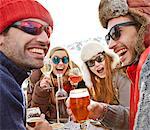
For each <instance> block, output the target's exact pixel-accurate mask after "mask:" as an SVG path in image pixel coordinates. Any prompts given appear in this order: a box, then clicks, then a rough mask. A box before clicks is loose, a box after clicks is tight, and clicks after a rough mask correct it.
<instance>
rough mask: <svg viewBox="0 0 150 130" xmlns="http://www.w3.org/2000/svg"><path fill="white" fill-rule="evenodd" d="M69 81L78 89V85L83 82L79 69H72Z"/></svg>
mask: <svg viewBox="0 0 150 130" xmlns="http://www.w3.org/2000/svg"><path fill="white" fill-rule="evenodd" d="M69 80H70V82H71V84H73V85H75V86H76V88H77V85H78V83H79V82H80V81H81V80H82V74H81V71H80V69H79V68H72V69H70V70H69Z"/></svg>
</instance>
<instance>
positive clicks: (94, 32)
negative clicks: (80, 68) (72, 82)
mask: <svg viewBox="0 0 150 130" xmlns="http://www.w3.org/2000/svg"><path fill="white" fill-rule="evenodd" d="M38 1H39V2H40V3H42V4H43V5H44V6H45V7H46V8H47V9H48V10H49V11H50V13H51V15H52V18H53V20H54V30H53V34H52V36H51V38H50V42H51V48H50V49H52V48H53V47H55V46H63V47H66V48H67V49H68V50H69V53H70V55H71V57H72V59H73V60H74V61H75V62H76V63H77V64H79V65H80V58H79V57H80V50H81V48H82V46H83V45H84V44H85V42H86V41H87V40H89V39H97V40H100V41H101V43H102V44H105V41H104V40H103V39H104V36H105V35H106V33H107V30H105V29H103V28H102V26H101V25H100V22H99V19H98V6H99V2H100V0H38Z"/></svg>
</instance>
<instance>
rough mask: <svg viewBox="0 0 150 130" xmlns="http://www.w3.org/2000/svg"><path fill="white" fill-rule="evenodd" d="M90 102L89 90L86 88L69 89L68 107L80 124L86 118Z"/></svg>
mask: <svg viewBox="0 0 150 130" xmlns="http://www.w3.org/2000/svg"><path fill="white" fill-rule="evenodd" d="M89 104H90V96H89V92H88V90H87V89H86V88H82V89H74V90H71V91H70V108H71V111H72V113H73V115H74V116H75V118H76V120H77V122H78V123H80V124H81V125H82V124H83V123H85V122H86V120H87V119H88V114H89V111H88V110H87V106H88V105H89Z"/></svg>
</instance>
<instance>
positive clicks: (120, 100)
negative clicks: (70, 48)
mask: <svg viewBox="0 0 150 130" xmlns="http://www.w3.org/2000/svg"><path fill="white" fill-rule="evenodd" d="M81 60H82V61H83V65H82V73H83V80H84V81H85V84H86V86H87V87H88V89H89V92H90V94H91V97H92V99H93V100H94V101H96V102H101V103H102V104H103V106H102V108H103V109H102V113H101V114H100V113H98V114H97V113H96V111H93V114H97V115H99V116H95V117H96V118H97V117H98V118H99V119H101V121H102V122H103V121H104V120H105V121H106V120H107V118H108V120H107V121H108V122H109V124H108V123H105V126H108V127H109V128H111V129H113V125H112V124H111V119H114V120H115V119H116V118H117V117H118V116H120V115H121V112H122V111H120V107H119V105H120V106H121V107H123V109H124V112H126V113H128V109H126V108H125V107H128V106H129V98H130V96H129V87H130V81H129V80H128V78H127V77H126V75H125V73H121V71H117V69H115V68H116V66H117V65H118V64H120V61H119V57H118V55H117V54H116V53H114V52H113V51H112V50H110V49H108V47H107V46H105V45H103V44H101V43H99V42H98V41H88V42H87V44H86V45H85V46H84V47H83V48H82V51H81ZM108 104H109V105H108ZM117 106H118V107H117ZM109 108H110V109H109ZM108 109H109V111H108ZM122 114H123V113H122ZM91 117H92V118H94V116H91ZM123 123H125V124H123ZM119 125H120V126H121V125H122V128H128V119H127V120H125V122H121V121H120V124H118V126H119ZM118 128H119V127H118ZM122 128H121V129H122Z"/></svg>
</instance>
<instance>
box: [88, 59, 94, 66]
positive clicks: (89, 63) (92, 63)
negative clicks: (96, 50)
mask: <svg viewBox="0 0 150 130" xmlns="http://www.w3.org/2000/svg"><path fill="white" fill-rule="evenodd" d="M86 63H87V65H88V66H89V67H93V66H94V65H95V61H94V60H89V61H87V62H86Z"/></svg>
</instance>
